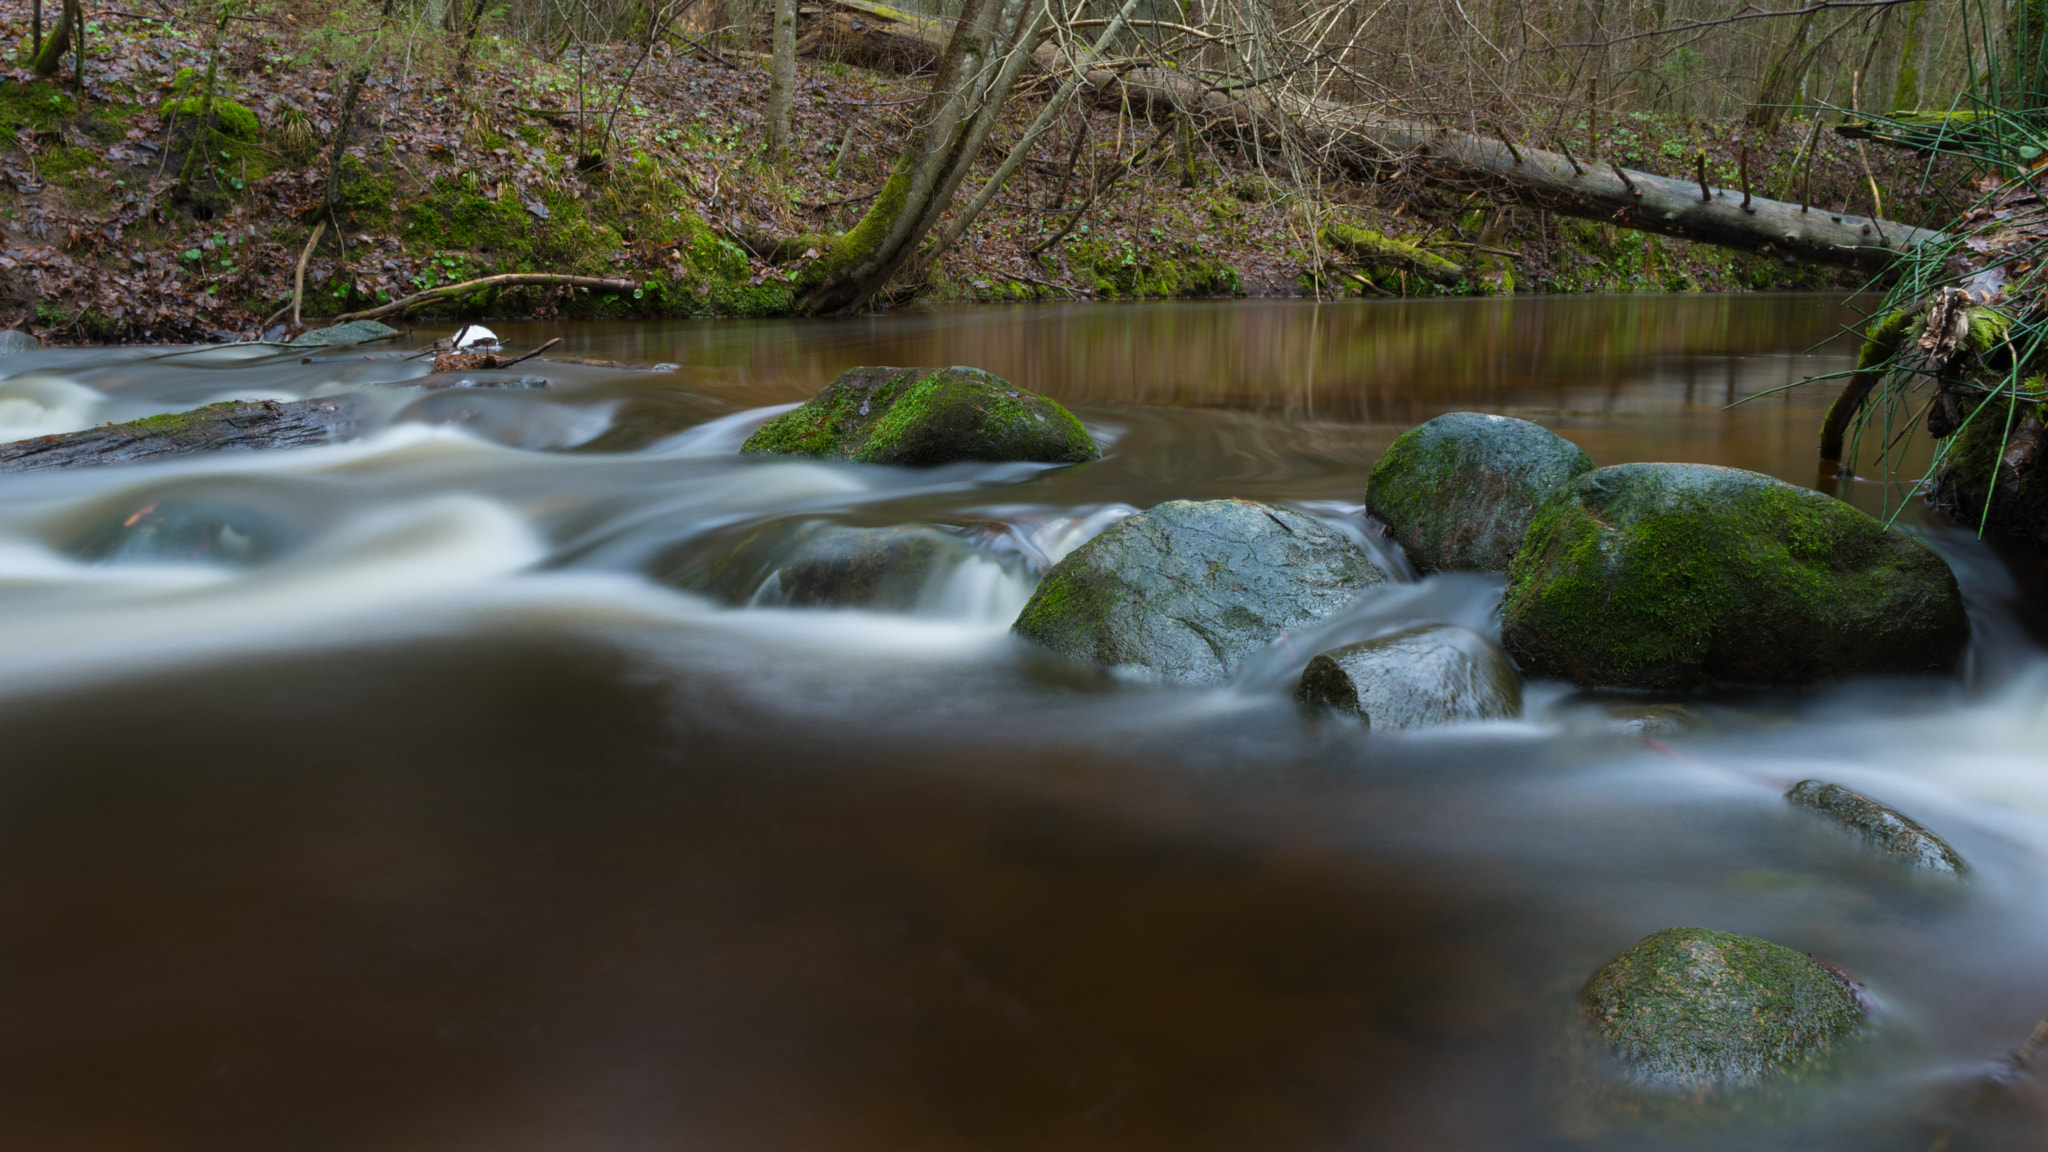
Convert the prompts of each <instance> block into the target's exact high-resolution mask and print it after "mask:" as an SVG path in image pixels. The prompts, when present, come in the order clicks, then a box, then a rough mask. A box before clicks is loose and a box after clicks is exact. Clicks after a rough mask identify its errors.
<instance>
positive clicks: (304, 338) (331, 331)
mask: <svg viewBox="0 0 2048 1152" xmlns="http://www.w3.org/2000/svg"><path fill="white" fill-rule="evenodd" d="M396 335H398V329H396V328H393V327H392V326H391V325H389V324H379V323H377V322H376V321H375V320H351V321H349V322H348V323H346V324H336V325H334V326H333V327H332V328H315V329H313V330H312V331H311V332H307V333H304V334H303V335H301V336H300V337H299V338H298V339H297V340H294V341H292V347H294V348H316V347H320V346H323V345H328V344H367V343H369V342H370V341H372V340H386V339H389V338H390V337H393V336H396Z"/></svg>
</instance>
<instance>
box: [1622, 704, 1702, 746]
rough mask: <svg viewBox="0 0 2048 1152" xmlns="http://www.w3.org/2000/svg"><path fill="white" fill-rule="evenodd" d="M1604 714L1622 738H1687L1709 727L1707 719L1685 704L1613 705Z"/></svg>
mask: <svg viewBox="0 0 2048 1152" xmlns="http://www.w3.org/2000/svg"><path fill="white" fill-rule="evenodd" d="M1603 711H1604V712H1605V713H1606V716H1607V723H1608V726H1609V728H1610V729H1611V730H1612V731H1613V732H1614V733H1615V734H1616V735H1619V736H1642V737H1647V738H1652V739H1654V738H1657V737H1662V736H1683V735H1684V734H1686V733H1687V732H1692V731H1695V730H1697V729H1700V728H1704V727H1706V725H1707V718H1706V717H1704V716H1702V715H1700V714H1699V712H1698V711H1697V710H1695V709H1692V708H1689V707H1687V706H1685V705H1683V704H1609V705H1607V706H1606V707H1605V708H1604V709H1603Z"/></svg>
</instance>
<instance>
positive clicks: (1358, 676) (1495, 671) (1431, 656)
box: [1294, 624, 1522, 728]
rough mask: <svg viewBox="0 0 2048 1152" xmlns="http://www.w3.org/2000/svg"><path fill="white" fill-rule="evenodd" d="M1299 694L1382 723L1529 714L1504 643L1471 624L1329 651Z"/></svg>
mask: <svg viewBox="0 0 2048 1152" xmlns="http://www.w3.org/2000/svg"><path fill="white" fill-rule="evenodd" d="M1294 695H1295V699H1297V700H1300V701H1301V702H1302V703H1304V704H1321V705H1326V706H1328V707H1331V708H1335V709H1337V710H1338V711H1340V712H1348V713H1350V714H1351V715H1353V716H1356V717H1358V718H1359V719H1361V720H1363V721H1365V722H1366V724H1368V725H1370V726H1371V727H1374V728H1421V727H1425V726H1427V725H1431V724H1457V723H1462V722H1466V721H1472V720H1511V719H1513V718H1515V717H1516V716H1519V715H1521V713H1522V678H1521V677H1520V676H1519V675H1517V674H1516V673H1515V666H1514V665H1513V664H1511V663H1509V661H1508V656H1507V653H1505V652H1503V651H1501V650H1500V646H1499V645H1497V644H1495V643H1494V642H1493V641H1491V640H1488V639H1487V638H1486V637H1484V636H1481V635H1480V634H1479V633H1477V632H1474V631H1472V630H1471V629H1470V628H1461V627H1459V626H1457V625H1455V624H1431V625H1425V626H1422V627H1419V628H1409V629H1406V630H1404V631H1401V632H1396V633H1394V634H1393V635H1391V636H1381V637H1379V638H1377V639H1374V640H1367V641H1365V642H1363V643H1359V644H1347V645H1345V646H1344V647H1342V648H1333V649H1331V650H1330V651H1328V652H1324V653H1321V654H1320V655H1318V656H1317V657H1316V658H1315V659H1313V660H1310V661H1309V662H1308V668H1307V670H1306V671H1304V672H1302V674H1301V686H1300V687H1299V688H1298V689H1296V691H1295V694H1294Z"/></svg>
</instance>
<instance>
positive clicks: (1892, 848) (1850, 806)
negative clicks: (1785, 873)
mask: <svg viewBox="0 0 2048 1152" xmlns="http://www.w3.org/2000/svg"><path fill="white" fill-rule="evenodd" d="M1785 799H1787V800H1789V801H1791V802H1792V803H1793V804H1795V805H1797V806H1798V807H1801V808H1804V809H1806V810H1807V811H1809V812H1816V813H1819V814H1820V815H1822V816H1825V817H1827V818H1828V819H1830V820H1833V821H1834V822H1835V823H1837V824H1840V825H1841V826H1842V827H1844V828H1846V829H1848V830H1849V831H1851V832H1853V833H1855V834H1856V835H1857V836H1858V837H1860V838H1861V839H1862V840H1863V842H1864V843H1865V844H1868V845H1869V846H1870V847H1871V849H1872V850H1874V851H1875V852H1877V854H1878V855H1880V856H1883V857H1885V858H1887V859H1890V860H1894V861H1897V862H1898V863H1901V864H1904V865H1906V866H1907V867H1908V868H1912V869H1915V870H1917V871H1921V872H1932V873H1935V874H1936V875H1941V876H1962V875H1963V874H1965V873H1967V872H1968V871H1969V867H1968V866H1967V865H1965V864H1964V863H1963V858H1962V857H1961V856H1959V855H1957V854H1956V850H1955V849H1953V848H1951V847H1949V846H1948V844H1947V843H1945V842H1944V841H1943V840H1942V839H1941V837H1939V836H1936V835H1935V834H1934V833H1932V832H1929V831H1928V830H1927V829H1925V828H1922V827H1921V826H1920V825H1919V823H1918V822H1916V821H1915V820H1913V819H1912V818H1911V817H1909V816H1906V815H1905V814H1904V813H1901V812H1898V811H1895V810H1894V809H1891V808H1887V807H1885V806H1884V805H1882V804H1879V803H1878V802H1877V801H1875V800H1872V799H1871V798H1869V797H1868V796H1864V795H1862V794H1861V793H1857V792H1851V791H1850V790H1848V789H1847V788H1844V787H1842V786H1841V785H1840V784H1829V783H1826V782H1825V781H1821V780H1801V781H1800V782H1799V783H1797V784H1794V785H1793V786H1792V790H1791V791H1789V792H1787V793H1785Z"/></svg>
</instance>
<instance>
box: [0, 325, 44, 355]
mask: <svg viewBox="0 0 2048 1152" xmlns="http://www.w3.org/2000/svg"><path fill="white" fill-rule="evenodd" d="M42 350H43V342H42V341H41V340H38V339H36V338H35V337H33V336H31V335H29V334H28V333H26V332H23V331H22V330H20V329H19V328H0V356H16V355H19V354H21V353H23V352H40V351H42Z"/></svg>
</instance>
